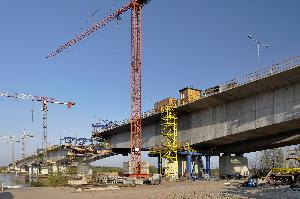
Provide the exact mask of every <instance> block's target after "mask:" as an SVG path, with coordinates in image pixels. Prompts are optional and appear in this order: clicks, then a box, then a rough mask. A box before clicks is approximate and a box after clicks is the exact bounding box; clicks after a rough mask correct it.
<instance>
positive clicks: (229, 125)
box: [225, 100, 241, 135]
mask: <svg viewBox="0 0 300 199" xmlns="http://www.w3.org/2000/svg"><path fill="white" fill-rule="evenodd" d="M240 118H241V101H240V100H237V101H234V102H230V103H227V104H225V120H226V122H225V131H226V135H230V134H234V133H237V132H238V131H239V126H240V122H241V119H240Z"/></svg>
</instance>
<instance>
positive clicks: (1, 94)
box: [0, 91, 75, 108]
mask: <svg viewBox="0 0 300 199" xmlns="http://www.w3.org/2000/svg"><path fill="white" fill-rule="evenodd" d="M0 97H8V98H14V99H23V100H31V101H38V102H46V103H53V104H63V105H67V107H68V108H71V107H72V106H74V105H75V103H74V102H64V101H58V100H56V99H54V98H51V97H40V96H35V95H26V94H23V93H9V92H3V91H0Z"/></svg>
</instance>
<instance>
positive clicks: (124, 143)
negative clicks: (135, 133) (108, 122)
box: [109, 131, 130, 148]
mask: <svg viewBox="0 0 300 199" xmlns="http://www.w3.org/2000/svg"><path fill="white" fill-rule="evenodd" d="M129 136H130V133H129V131H124V132H122V133H119V134H117V135H114V136H111V139H110V140H109V141H110V143H111V147H112V148H129V142H130V137H129Z"/></svg>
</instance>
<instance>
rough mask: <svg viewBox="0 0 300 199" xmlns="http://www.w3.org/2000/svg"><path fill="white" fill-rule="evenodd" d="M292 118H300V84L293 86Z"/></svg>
mask: <svg viewBox="0 0 300 199" xmlns="http://www.w3.org/2000/svg"><path fill="white" fill-rule="evenodd" d="M293 118H294V119H299V118H300V84H296V85H295V86H294V106H293Z"/></svg>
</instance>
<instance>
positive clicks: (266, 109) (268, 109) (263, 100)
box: [256, 92, 274, 128]
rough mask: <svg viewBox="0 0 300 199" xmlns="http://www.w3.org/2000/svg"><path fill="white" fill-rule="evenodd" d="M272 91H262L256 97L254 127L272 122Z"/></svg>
mask: <svg viewBox="0 0 300 199" xmlns="http://www.w3.org/2000/svg"><path fill="white" fill-rule="evenodd" d="M273 113H274V106H273V92H268V93H262V94H259V95H257V97H256V128H260V127H264V126H268V125H271V124H273V118H274V117H273Z"/></svg>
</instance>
